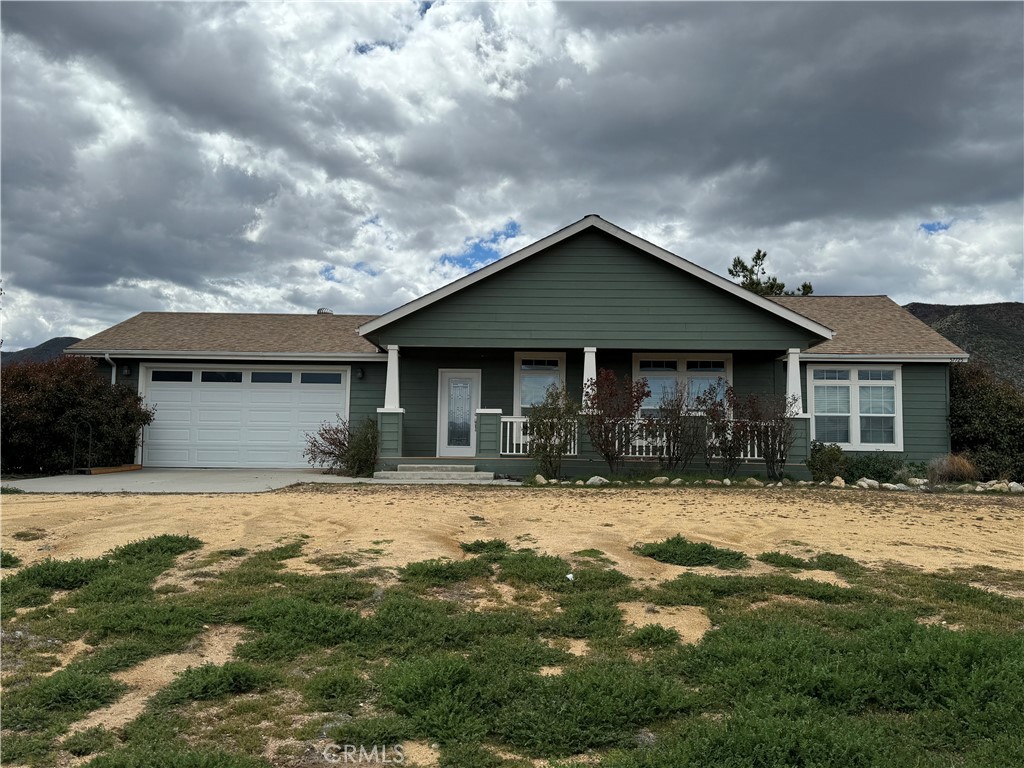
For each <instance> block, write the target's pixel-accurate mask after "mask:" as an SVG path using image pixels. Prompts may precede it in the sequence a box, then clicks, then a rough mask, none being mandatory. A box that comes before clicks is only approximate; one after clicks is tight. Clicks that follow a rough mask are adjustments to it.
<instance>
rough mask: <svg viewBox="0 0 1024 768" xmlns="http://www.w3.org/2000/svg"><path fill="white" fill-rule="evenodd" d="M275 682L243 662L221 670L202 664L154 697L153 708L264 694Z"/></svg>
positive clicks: (275, 678) (268, 673) (265, 672)
mask: <svg viewBox="0 0 1024 768" xmlns="http://www.w3.org/2000/svg"><path fill="white" fill-rule="evenodd" d="M278 680H279V677H278V675H277V674H276V673H274V672H272V671H270V670H267V669H262V668H259V667H254V666H252V665H251V664H246V663H244V662H239V661H229V662H227V663H226V664H224V665H223V666H220V667H218V666H216V665H215V664H204V665H203V666H201V667H190V668H189V669H186V670H185V671H184V672H182V673H181V674H180V675H178V677H176V678H175V679H174V682H172V683H171V684H170V685H169V686H167V687H166V688H164V689H163V690H162V691H160V693H158V694H157V695H156V696H155V697H154V699H153V704H154V706H157V707H167V706H174V705H176V704H183V703H184V702H186V701H208V700H210V699H219V698H222V697H225V696H228V695H230V694H238V693H249V692H251V691H264V690H266V689H267V688H269V687H270V686H271V685H273V684H274V683H276V682H278Z"/></svg>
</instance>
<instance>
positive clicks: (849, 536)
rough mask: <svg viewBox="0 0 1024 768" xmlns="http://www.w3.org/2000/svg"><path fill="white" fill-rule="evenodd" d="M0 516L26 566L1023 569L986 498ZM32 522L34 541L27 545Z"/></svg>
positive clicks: (101, 502)
mask: <svg viewBox="0 0 1024 768" xmlns="http://www.w3.org/2000/svg"><path fill="white" fill-rule="evenodd" d="M2 522H3V531H2V533H3V536H2V540H3V548H4V549H5V550H8V551H10V552H13V553H15V554H16V555H18V557H20V558H22V560H23V561H24V562H25V563H26V564H31V563H33V562H36V561H38V560H41V559H43V558H46V557H56V558H68V557H95V556H97V555H100V554H102V553H103V552H106V551H107V550H109V549H111V548H112V547H115V546H117V545H120V544H124V543H126V542H128V541H132V540H136V539H142V538H145V537H149V536H155V535H158V534H161V533H180V534H186V533H187V534H191V535H192V536H196V537H198V538H200V539H201V540H202V541H203V542H205V544H206V547H205V548H204V549H205V551H207V552H209V551H213V550H219V549H229V548H238V547H245V548H248V549H250V550H256V549H262V548H266V547H268V546H272V545H274V544H275V543H279V542H281V541H285V540H291V539H293V538H295V537H297V536H300V535H302V536H306V537H308V543H307V546H306V548H305V557H306V559H315V558H316V557H319V556H323V555H334V554H343V553H345V554H352V553H359V552H360V551H362V552H364V553H369V554H370V555H372V558H373V560H374V563H375V564H376V565H380V566H398V565H404V564H405V563H408V562H412V561H417V560H425V559H429V558H435V557H450V558H453V559H461V558H462V556H463V555H462V552H461V551H460V549H459V542H463V541H473V540H475V539H491V538H500V539H505V540H506V541H508V542H509V543H510V544H512V545H513V546H529V547H534V548H535V549H537V550H538V551H543V552H547V553H550V554H557V555H563V556H564V555H570V554H571V553H573V552H576V551H579V550H584V549H598V550H601V551H602V552H604V553H605V554H606V555H607V556H608V557H610V558H611V559H613V560H614V561H615V562H616V567H618V568H619V569H620V570H622V571H623V572H625V573H627V574H628V575H629V576H632V577H634V578H640V579H657V580H662V579H665V578H670V577H672V576H674V575H675V574H676V573H678V572H680V571H681V570H682V569H679V568H677V567H675V566H671V565H665V564H662V563H658V562H656V561H654V560H651V559H650V558H642V557H637V556H635V555H634V554H633V553H632V552H630V547H631V546H632V545H633V544H634V543H636V542H638V541H653V540H657V539H662V538H665V537H666V536H671V535H673V534H676V533H681V534H682V535H684V536H685V537H687V538H689V539H692V540H696V541H706V542H709V543H712V544H715V545H718V546H722V547H728V548H732V549H740V550H743V551H744V552H746V553H747V554H749V555H751V556H753V555H756V554H758V553H760V552H765V551H769V550H776V549H777V550H780V551H783V552H789V553H793V554H802V553H806V552H823V551H829V552H835V553H840V554H844V555H848V556H850V557H852V558H854V559H856V560H859V561H861V562H863V563H865V564H872V563H880V562H886V561H896V562H900V563H904V564H907V565H911V566H916V567H919V568H923V569H925V570H938V569H942V568H952V567H958V566H972V565H989V566H995V567H998V568H1008V569H1015V570H1022V569H1024V499H1021V498H1019V497H1011V496H996V495H986V496H959V495H931V494H909V493H886V492H872V491H859V490H844V491H837V490H831V489H829V490H823V489H795V488H794V489H788V488H787V489H750V490H746V489H701V488H671V489H667V488H666V489H654V488H619V489H609V488H602V489H591V488H586V489H584V488H486V487H483V488H474V487H465V486H404V487H398V486H391V487H385V486H379V485H377V486H328V485H305V486H298V487H294V488H289V489H285V490H282V491H276V492H269V493H262V494H251V495H249V494H246V495H147V496H141V495H140V496H130V495H123V494H122V495H77V496H71V495H65V496H57V495H45V496H44V495H29V494H25V495H5V496H4V497H3V499H2ZM31 529H35V530H37V533H36V534H35V535H36V536H37V537H38V538H34V539H32V540H22V539H24V538H26V536H25V534H24V532H25V531H29V530H31ZM19 533H21V536H18V535H17V534H19ZM296 565H299V564H298V563H297V564H296Z"/></svg>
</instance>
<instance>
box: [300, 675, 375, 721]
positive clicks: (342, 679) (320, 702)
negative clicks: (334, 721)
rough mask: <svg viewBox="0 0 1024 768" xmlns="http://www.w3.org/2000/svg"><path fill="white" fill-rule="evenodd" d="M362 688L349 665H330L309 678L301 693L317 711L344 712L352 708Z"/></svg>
mask: <svg viewBox="0 0 1024 768" xmlns="http://www.w3.org/2000/svg"><path fill="white" fill-rule="evenodd" d="M363 688H364V684H363V681H362V680H361V679H360V678H359V676H358V675H356V673H355V672H354V671H353V670H352V668H351V667H332V668H330V669H326V670H324V671H323V672H319V673H317V674H315V675H313V677H311V678H310V679H309V681H308V682H307V683H306V685H305V689H304V691H303V693H304V694H305V697H306V701H307V702H309V703H310V705H312V706H314V707H316V709H317V710H319V711H330V712H345V711H348V710H350V709H352V707H353V706H355V703H356V701H357V699H358V697H359V694H360V693H361V692H362V690H363Z"/></svg>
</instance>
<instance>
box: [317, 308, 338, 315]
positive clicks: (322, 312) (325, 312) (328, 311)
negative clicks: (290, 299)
mask: <svg viewBox="0 0 1024 768" xmlns="http://www.w3.org/2000/svg"><path fill="white" fill-rule="evenodd" d="M316 313H317V314H318V315H333V314H334V310H333V309H328V308H327V307H320V309H318V310H317V311H316Z"/></svg>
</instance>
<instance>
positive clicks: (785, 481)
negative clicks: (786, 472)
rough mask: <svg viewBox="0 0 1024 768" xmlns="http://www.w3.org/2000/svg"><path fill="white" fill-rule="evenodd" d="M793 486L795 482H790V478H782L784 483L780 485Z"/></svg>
mask: <svg viewBox="0 0 1024 768" xmlns="http://www.w3.org/2000/svg"><path fill="white" fill-rule="evenodd" d="M792 484H793V481H792V480H790V479H789V478H788V477H784V478H782V482H781V483H779V485H792Z"/></svg>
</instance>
